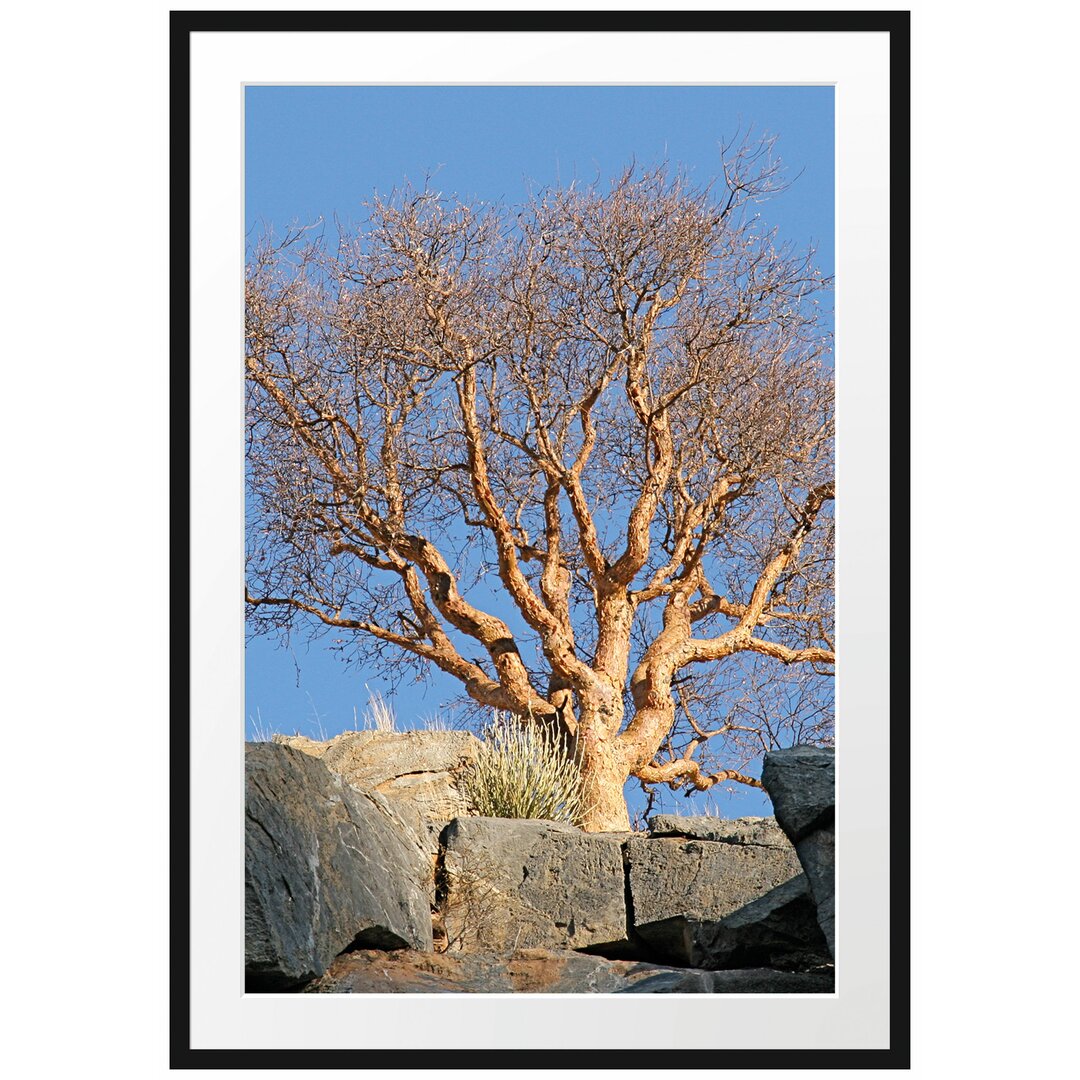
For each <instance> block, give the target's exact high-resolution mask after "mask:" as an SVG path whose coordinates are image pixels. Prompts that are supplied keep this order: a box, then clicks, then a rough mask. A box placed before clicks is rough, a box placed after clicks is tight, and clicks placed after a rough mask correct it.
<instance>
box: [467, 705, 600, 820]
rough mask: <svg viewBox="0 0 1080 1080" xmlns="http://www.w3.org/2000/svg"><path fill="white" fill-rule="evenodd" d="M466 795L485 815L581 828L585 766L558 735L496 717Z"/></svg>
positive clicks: (524, 721) (470, 775)
mask: <svg viewBox="0 0 1080 1080" xmlns="http://www.w3.org/2000/svg"><path fill="white" fill-rule="evenodd" d="M464 793H465V796H466V798H468V799H469V801H470V802H471V803H472V804H473V806H475V807H476V810H477V812H478V813H479V814H480V815H481V816H483V817H501V818H543V819H544V820H546V821H565V822H569V823H570V824H572V825H577V824H579V823H580V820H581V818H582V817H583V816H584V813H585V810H586V807H585V805H584V802H583V800H582V794H581V763H580V761H578V760H577V759H576V758H575V757H574V756H573V755H572V754H571V753H570V752H569V751H567V749H566V748H565V746H563V744H562V742H561V741H560V740H559V739H558V738H557V736H556V735H555V733H554V732H553V731H551V729H550V728H548V727H546V726H543V727H542V726H541V725H539V724H537V723H535V722H534V721H532V720H527V719H520V720H519V719H514V718H513V717H507V718H500V717H499V716H498V714H496V717H495V722H494V723H493V724H492V725H491V726H490V727H489V728H488V729H487V730H486V732H485V733H484V743H483V746H482V747H481V749H480V755H479V758H478V760H477V762H476V764H475V765H473V767H472V768H471V769H470V770H469V772H468V774H467V775H466V777H465V779H464Z"/></svg>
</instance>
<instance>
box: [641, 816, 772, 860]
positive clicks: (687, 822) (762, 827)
mask: <svg viewBox="0 0 1080 1080" xmlns="http://www.w3.org/2000/svg"><path fill="white" fill-rule="evenodd" d="M649 835H650V836H652V837H660V836H681V837H684V838H685V839H687V840H711V841H713V842H714V843H718V844H741V845H744V846H745V845H749V844H756V845H758V846H759V847H772V848H780V849H782V850H784V851H790V850H791V841H790V840H789V839H788V838H787V836H786V835H785V834H784V830H783V829H781V828H780V826H779V825H778V824H777V821H776V818H773V817H743V818H715V817H680V816H679V815H678V814H657V815H656V816H655V817H651V818H649Z"/></svg>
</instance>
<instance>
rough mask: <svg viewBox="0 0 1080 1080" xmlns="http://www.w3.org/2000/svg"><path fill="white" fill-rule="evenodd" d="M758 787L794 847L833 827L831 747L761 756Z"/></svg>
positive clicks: (833, 761)
mask: <svg viewBox="0 0 1080 1080" xmlns="http://www.w3.org/2000/svg"><path fill="white" fill-rule="evenodd" d="M761 783H762V786H763V787H764V788H765V791H766V792H767V793H768V796H769V798H770V799H771V800H772V804H773V812H774V813H775V814H776V820H777V822H778V823H779V824H780V827H781V828H782V829H783V830H784V832H785V833H786V834H787V837H788V839H789V840H790V841H791V842H792V843H793V844H795V843H798V842H799V841H800V840H801V839H802V838H803V837H804V836H807V835H809V834H810V833H812V832H814V831H815V830H817V829H825V828H828V827H829V826H830V825H832V823H833V819H834V816H835V808H836V753H835V751H834V750H833V749H832V748H831V747H824V746H792V747H791V748H789V749H787V750H772V751H770V752H769V753H767V754H766V755H765V761H764V763H763V765H762V768H761Z"/></svg>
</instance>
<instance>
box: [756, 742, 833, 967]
mask: <svg viewBox="0 0 1080 1080" xmlns="http://www.w3.org/2000/svg"><path fill="white" fill-rule="evenodd" d="M761 782H762V784H763V785H764V787H765V790H766V791H767V792H768V795H769V798H770V799H772V803H773V808H774V810H775V811H776V820H777V822H778V824H779V825H780V827H781V828H782V829H783V830H784V832H785V833H786V834H787V836H788V838H789V839H790V840H791V842H792V843H793V844H794V845H795V850H796V852H797V853H798V856H799V862H800V863H801V865H802V867H803V869H804V870H805V871H806V877H807V881H808V882H809V886H810V893H811V895H812V897H813V899H814V902H815V904H816V906H817V920H818V924H819V925H820V927H821V930H822V933H823V934H824V935H825V939H826V941H827V942H828V945H829V953H830V955H835V907H836V861H835V815H836V755H835V753H834V751H833V750H832V749H831V748H825V747H818V746H793V747H791V749H789V750H776V751H773V752H772V753H768V754H766V755H765V762H764V766H763V768H762V772H761Z"/></svg>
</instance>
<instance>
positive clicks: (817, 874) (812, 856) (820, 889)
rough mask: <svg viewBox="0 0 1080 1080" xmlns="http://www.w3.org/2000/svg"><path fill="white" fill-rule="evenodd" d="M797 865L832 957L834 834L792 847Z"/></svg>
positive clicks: (821, 832)
mask: <svg viewBox="0 0 1080 1080" xmlns="http://www.w3.org/2000/svg"><path fill="white" fill-rule="evenodd" d="M795 850H796V851H797V852H798V853H799V861H800V862H801V863H802V865H803V869H805V870H806V878H807V880H808V881H809V883H810V893H811V895H812V896H813V898H814V901H815V903H816V904H817V919H818V925H819V926H820V927H821V930H822V933H824V935H825V940H826V941H827V942H828V943H829V953H830V955H832V956H835V955H836V951H835V950H836V833H835V830H834V828H833V827H832V826H831V825H830V826H829V828H827V829H818V830H817V831H816V832H812V833H810V834H809V835H808V836H804V837H803V838H802V839H801V840H800V841H799V842H798V843H797V844H796V845H795Z"/></svg>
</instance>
